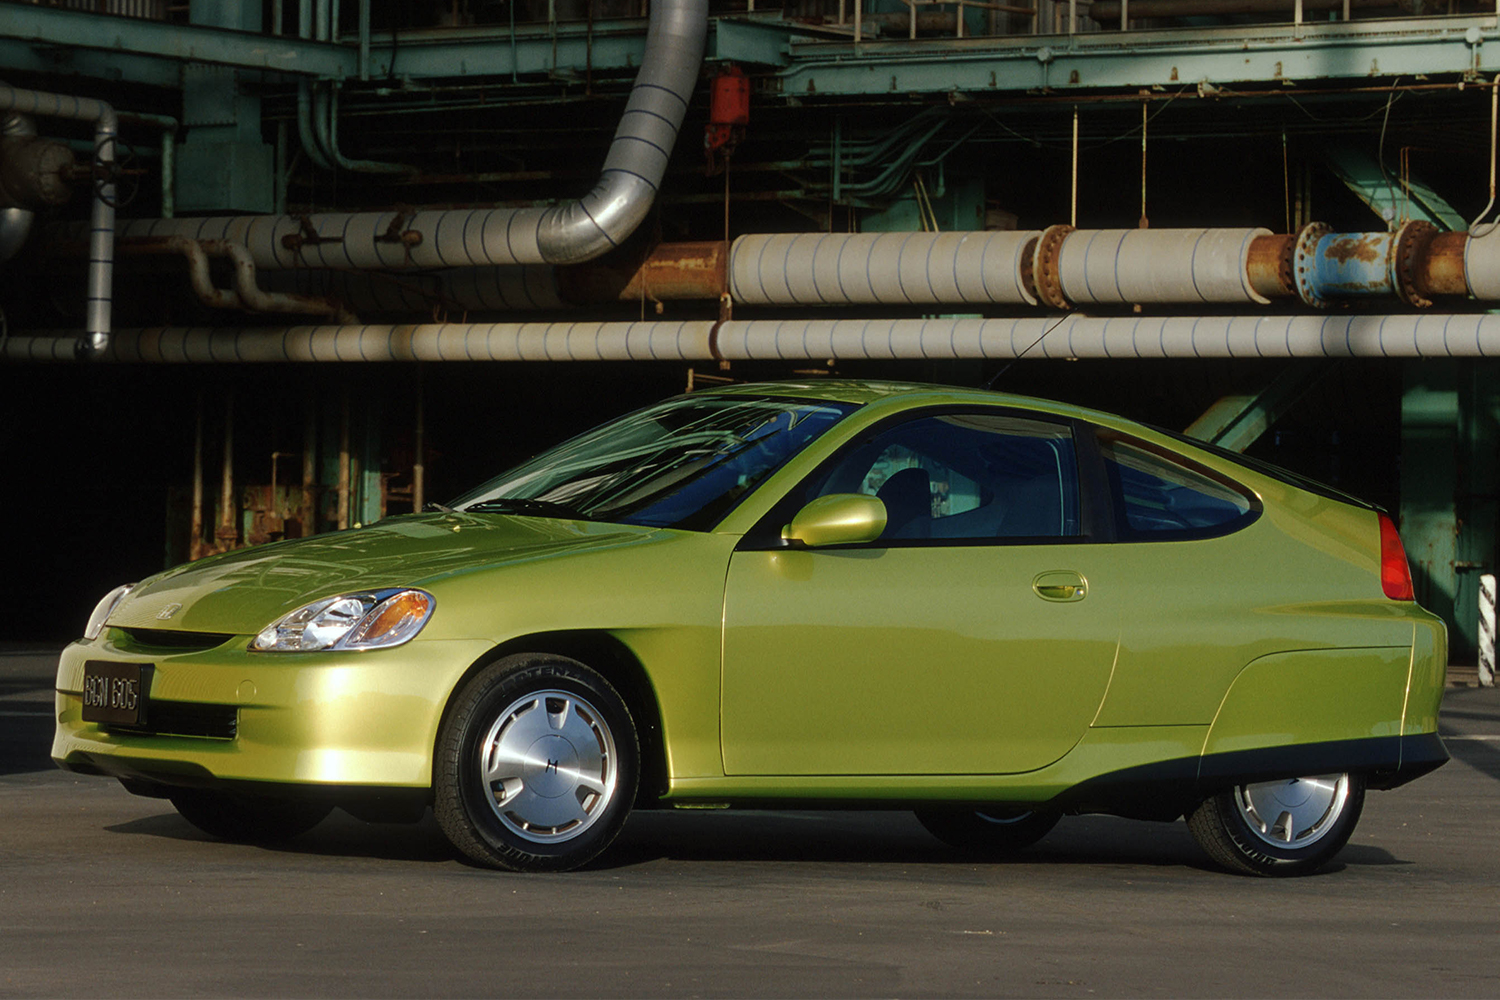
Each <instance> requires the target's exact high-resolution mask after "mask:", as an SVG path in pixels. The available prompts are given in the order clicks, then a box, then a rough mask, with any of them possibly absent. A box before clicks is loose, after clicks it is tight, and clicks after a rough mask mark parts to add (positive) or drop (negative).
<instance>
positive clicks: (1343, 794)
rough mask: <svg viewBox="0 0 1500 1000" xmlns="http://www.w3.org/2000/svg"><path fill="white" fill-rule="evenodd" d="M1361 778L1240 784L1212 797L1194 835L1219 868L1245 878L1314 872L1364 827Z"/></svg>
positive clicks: (1191, 826)
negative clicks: (1360, 824)
mask: <svg viewBox="0 0 1500 1000" xmlns="http://www.w3.org/2000/svg"><path fill="white" fill-rule="evenodd" d="M1364 802H1365V779H1364V776H1363V775H1359V774H1319V775H1313V776H1311V777H1305V778H1287V779H1282V780H1279V781H1259V782H1255V783H1254V784H1248V785H1237V786H1236V787H1234V788H1233V789H1230V790H1229V791H1227V792H1222V793H1220V794H1218V795H1215V796H1213V797H1212V798H1210V799H1205V800H1204V801H1203V802H1202V803H1201V804H1200V805H1199V806H1198V808H1197V809H1195V810H1194V811H1193V812H1192V813H1191V814H1189V816H1188V830H1190V831H1191V832H1192V834H1193V839H1194V840H1196V841H1197V842H1198V846H1200V847H1202V848H1203V850H1204V851H1205V852H1207V854H1208V856H1209V857H1210V858H1212V859H1213V860H1214V861H1215V862H1216V863H1218V864H1219V865H1221V866H1223V867H1224V868H1227V869H1229V870H1230V871H1234V872H1240V873H1242V874H1246V875H1307V874H1310V873H1312V872H1314V871H1317V870H1318V869H1319V868H1321V867H1323V866H1324V865H1326V864H1327V863H1328V862H1329V861H1331V860H1333V856H1334V855H1335V854H1337V853H1338V852H1339V851H1340V850H1342V849H1343V847H1344V845H1345V844H1346V843H1348V841H1349V835H1350V834H1352V833H1353V832H1354V827H1355V824H1357V823H1358V822H1359V814H1360V811H1361V810H1362V809H1363V808H1364Z"/></svg>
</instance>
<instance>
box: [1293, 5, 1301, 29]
mask: <svg viewBox="0 0 1500 1000" xmlns="http://www.w3.org/2000/svg"><path fill="white" fill-rule="evenodd" d="M1292 25H1293V28H1292V37H1293V38H1301V37H1302V0H1297V2H1296V3H1295V4H1294V5H1293V6H1292Z"/></svg>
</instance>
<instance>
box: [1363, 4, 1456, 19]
mask: <svg viewBox="0 0 1500 1000" xmlns="http://www.w3.org/2000/svg"><path fill="white" fill-rule="evenodd" d="M1449 13H1450V14H1451V13H1452V11H1449ZM1344 20H1345V21H1347V20H1349V0H1344Z"/></svg>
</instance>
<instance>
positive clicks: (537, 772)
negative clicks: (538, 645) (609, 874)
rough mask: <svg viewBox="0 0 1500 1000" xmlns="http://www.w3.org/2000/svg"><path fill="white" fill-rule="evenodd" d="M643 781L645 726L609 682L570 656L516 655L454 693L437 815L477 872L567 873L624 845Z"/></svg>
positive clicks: (437, 774)
mask: <svg viewBox="0 0 1500 1000" xmlns="http://www.w3.org/2000/svg"><path fill="white" fill-rule="evenodd" d="M639 775H640V745H639V743H638V741H637V738H636V729H635V723H634V721H633V720H632V719H631V717H630V710H629V709H628V708H627V707H626V705H625V701H624V699H622V698H621V697H620V695H619V694H618V693H617V692H616V691H615V689H614V688H613V687H612V686H610V683H609V682H608V681H607V680H605V679H604V678H603V677H602V676H600V675H599V674H598V673H596V672H595V671H593V670H591V669H589V668H588V667H586V666H584V665H583V664H582V663H579V662H577V661H576V660H570V659H567V658H565V657H561V656H549V655H536V654H522V655H519V656H510V657H506V658H505V659H503V660H499V661H497V662H495V663H493V664H491V665H489V666H488V667H485V668H484V669H483V670H481V671H480V672H479V673H478V674H476V675H475V676H474V677H473V679H472V680H470V681H469V682H468V683H467V684H465V685H464V686H463V688H461V689H460V690H459V692H458V694H457V695H456V696H455V698H454V701H453V704H452V707H451V709H450V710H449V713H448V718H447V719H446V721H445V722H444V723H443V727H442V730H441V732H440V733H439V736H438V745H437V755H436V760H435V763H434V773H433V812H434V814H435V815H436V817H437V821H438V825H439V826H441V827H442V830H443V833H444V834H445V835H446V836H447V838H448V840H449V842H451V843H452V844H453V846H454V847H455V848H457V849H458V851H459V852H460V853H462V854H463V855H464V856H465V857H466V858H468V859H469V860H470V861H472V862H474V863H475V864H477V865H480V866H483V867H486V868H501V869H506V870H509V871H527V872H541V871H567V870H569V869H572V868H577V867H578V866H580V865H583V864H586V863H587V862H588V861H590V860H592V859H593V858H594V857H595V856H597V855H598V854H599V852H601V851H603V850H604V849H605V848H606V847H608V846H609V845H610V843H611V842H612V841H613V840H614V839H615V836H616V835H617V834H618V833H619V832H620V828H621V827H622V826H624V824H625V817H626V816H628V815H629V813H630V807H631V805H632V804H633V803H634V801H635V793H636V784H637V782H638V781H639Z"/></svg>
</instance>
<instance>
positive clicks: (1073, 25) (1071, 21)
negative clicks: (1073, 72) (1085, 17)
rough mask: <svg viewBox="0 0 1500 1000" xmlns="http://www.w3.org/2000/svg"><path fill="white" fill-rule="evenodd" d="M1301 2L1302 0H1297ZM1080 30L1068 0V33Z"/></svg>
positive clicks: (1072, 3)
mask: <svg viewBox="0 0 1500 1000" xmlns="http://www.w3.org/2000/svg"><path fill="white" fill-rule="evenodd" d="M1297 2H1298V3H1301V2H1302V0H1297ZM1077 31H1078V0H1068V34H1069V35H1073V34H1075V33H1076V32H1077Z"/></svg>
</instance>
